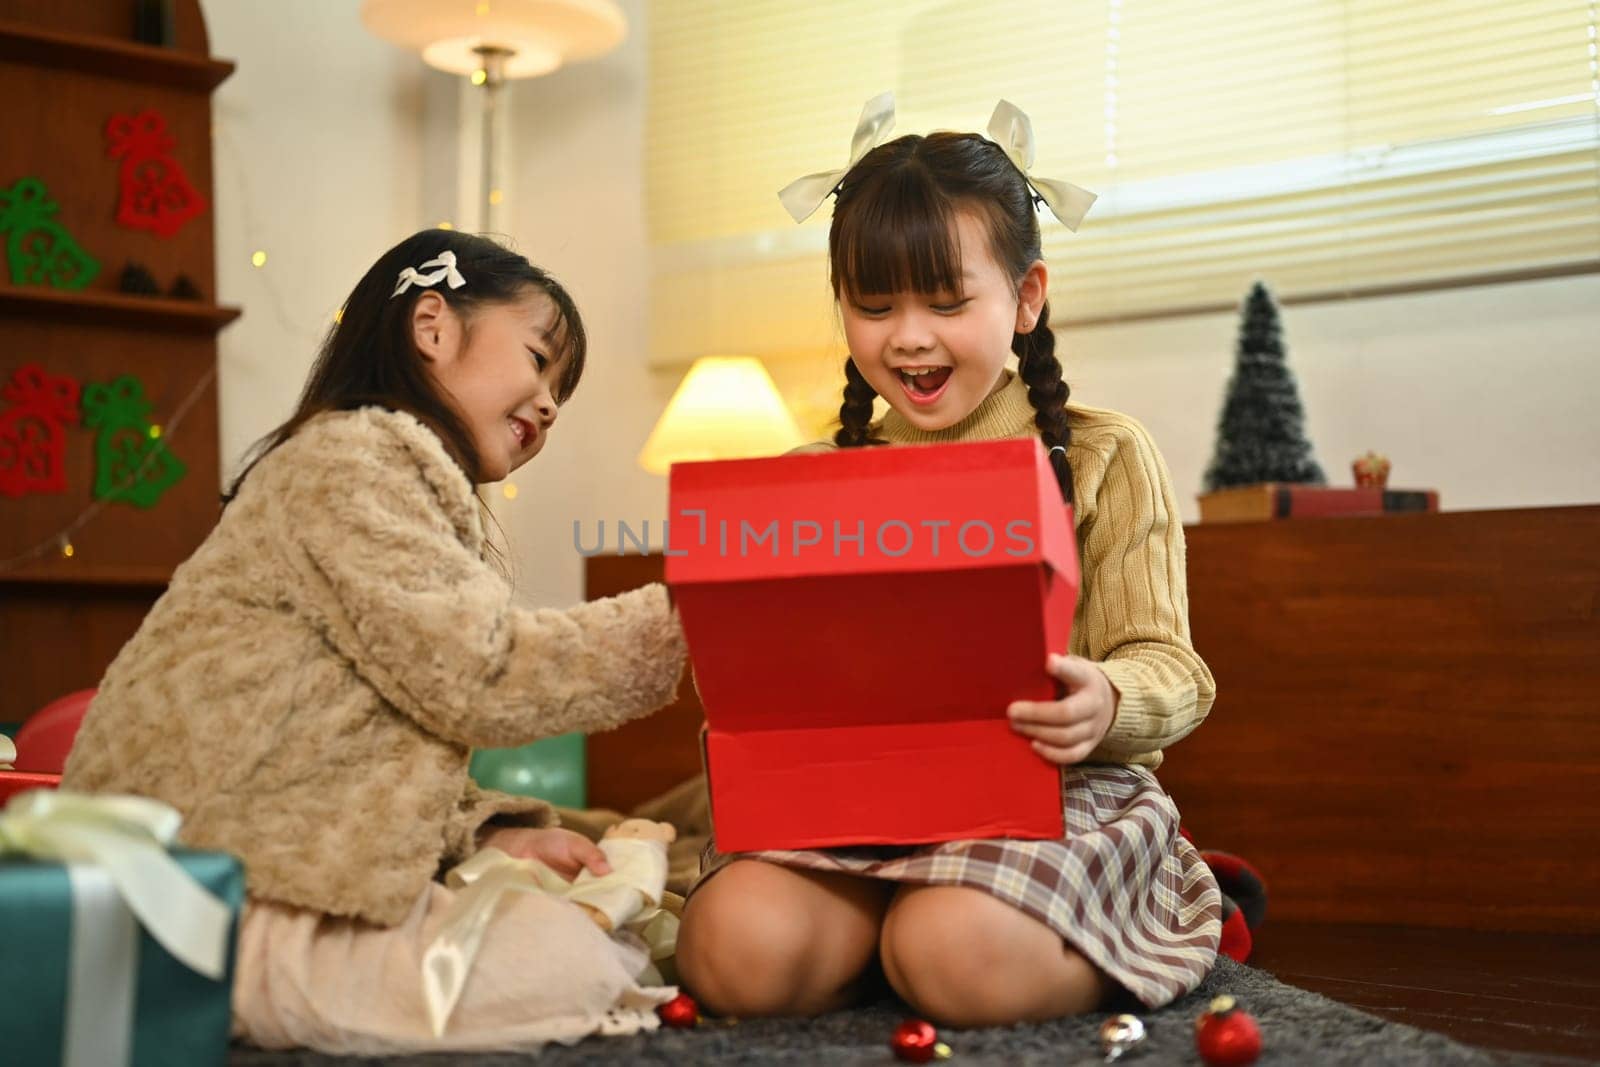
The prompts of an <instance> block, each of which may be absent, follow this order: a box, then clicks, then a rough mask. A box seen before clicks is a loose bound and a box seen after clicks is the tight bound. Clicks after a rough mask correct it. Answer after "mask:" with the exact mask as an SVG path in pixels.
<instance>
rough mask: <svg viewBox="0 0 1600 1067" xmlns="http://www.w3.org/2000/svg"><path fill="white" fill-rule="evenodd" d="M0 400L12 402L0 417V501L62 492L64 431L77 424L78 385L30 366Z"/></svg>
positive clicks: (17, 374)
mask: <svg viewBox="0 0 1600 1067" xmlns="http://www.w3.org/2000/svg"><path fill="white" fill-rule="evenodd" d="M0 397H4V398H5V399H6V400H8V401H10V402H11V407H10V408H8V409H6V410H5V411H3V412H0V496H11V497H18V496H22V495H23V494H25V493H64V492H66V491H67V473H66V466H65V463H64V462H63V459H64V455H65V452H66V445H67V434H66V429H65V427H66V426H68V425H70V424H73V423H76V422H77V421H78V383H77V382H75V381H73V380H72V379H71V378H55V377H52V376H50V375H49V374H46V373H45V369H44V368H43V367H41V366H40V365H39V364H37V363H29V364H26V365H24V366H22V367H19V368H18V369H17V371H16V372H15V373H14V374H12V376H11V382H10V384H8V385H7V386H6V387H5V388H4V389H0Z"/></svg>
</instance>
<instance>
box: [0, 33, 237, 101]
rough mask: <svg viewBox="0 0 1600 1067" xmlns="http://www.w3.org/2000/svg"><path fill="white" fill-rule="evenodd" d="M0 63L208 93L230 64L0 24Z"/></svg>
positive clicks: (229, 70) (110, 39) (150, 47)
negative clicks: (32, 66)
mask: <svg viewBox="0 0 1600 1067" xmlns="http://www.w3.org/2000/svg"><path fill="white" fill-rule="evenodd" d="M0 63H29V64H33V65H35V66H40V67H52V68H55V69H58V70H61V69H66V70H74V71H78V72H80V73H83V74H93V75H96V76H99V77H104V78H116V79H118V80H120V81H131V82H144V83H146V84H149V85H169V86H173V87H175V88H179V89H193V90H195V91H197V92H205V93H209V92H210V91H211V90H213V89H215V88H216V87H217V86H219V85H221V84H222V83H223V81H225V80H226V79H227V77H228V75H230V74H232V73H233V64H232V63H229V62H227V61H226V60H221V59H212V58H210V57H209V56H196V55H192V54H189V53H186V52H179V51H176V50H175V49H171V48H159V47H156V46H154V45H148V44H139V43H137V42H134V41H119V40H117V39H116V38H115V37H99V36H93V35H89V34H81V33H64V32H61V31H59V30H52V29H47V28H45V27H42V26H30V25H27V24H25V23H19V22H11V21H0Z"/></svg>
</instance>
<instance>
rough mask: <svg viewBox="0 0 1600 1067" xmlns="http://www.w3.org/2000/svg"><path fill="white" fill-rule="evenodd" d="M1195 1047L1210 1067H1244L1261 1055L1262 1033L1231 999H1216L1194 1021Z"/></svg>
mask: <svg viewBox="0 0 1600 1067" xmlns="http://www.w3.org/2000/svg"><path fill="white" fill-rule="evenodd" d="M1194 1044H1195V1048H1196V1049H1197V1050H1198V1051H1199V1053H1200V1058H1201V1059H1203V1060H1205V1061H1206V1063H1208V1064H1210V1065H1211V1067H1244V1065H1245V1064H1248V1063H1254V1062H1255V1061H1256V1057H1258V1056H1260V1055H1261V1030H1260V1029H1259V1028H1258V1027H1257V1026H1256V1021H1255V1020H1254V1019H1252V1018H1251V1017H1250V1016H1249V1014H1248V1013H1247V1012H1245V1011H1243V1010H1242V1009H1241V1008H1240V1007H1239V1003H1238V1001H1236V1000H1234V999H1233V998H1232V997H1229V996H1221V997H1217V998H1216V999H1214V1000H1213V1001H1212V1002H1211V1007H1210V1008H1209V1009H1208V1010H1207V1011H1206V1012H1205V1013H1204V1014H1202V1015H1201V1016H1200V1017H1199V1018H1198V1019H1196V1020H1195V1021H1194Z"/></svg>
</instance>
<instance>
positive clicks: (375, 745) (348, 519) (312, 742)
mask: <svg viewBox="0 0 1600 1067" xmlns="http://www.w3.org/2000/svg"><path fill="white" fill-rule="evenodd" d="M479 507H480V505H479V502H478V500H477V498H476V496H475V495H474V493H473V489H472V486H471V484H470V482H469V481H468V479H467V477H466V476H465V475H464V474H463V473H462V471H461V469H460V467H459V466H457V465H456V464H455V462H454V461H453V460H452V459H451V458H450V456H449V454H448V453H447V452H446V451H445V449H444V446H443V444H442V442H441V441H440V440H439V438H438V437H437V436H435V435H434V433H433V432H432V431H430V430H429V429H427V428H426V427H425V426H424V425H423V424H422V423H420V422H418V421H417V420H416V419H414V418H413V417H411V416H410V415H406V414H402V413H396V412H390V411H384V410H381V409H378V408H364V409H361V410H359V411H350V412H337V413H330V414H325V415H321V416H319V417H317V418H316V419H314V420H312V421H311V422H309V423H307V424H306V425H305V426H304V427H302V428H301V429H300V431H299V432H297V433H296V434H295V435H294V436H293V437H292V438H290V439H289V440H288V441H286V442H285V443H283V444H282V445H280V446H279V447H278V448H277V449H275V450H273V451H272V452H270V453H268V454H267V456H266V457H265V458H264V459H262V460H261V462H260V463H259V464H257V466H256V468H255V469H254V470H253V471H252V472H251V473H250V475H249V477H248V478H246V479H245V481H244V484H243V486H242V487H241V490H240V492H239V494H238V496H237V497H236V498H235V499H234V501H233V502H232V503H231V504H230V505H228V507H227V509H226V510H225V511H224V512H223V514H222V518H221V521H220V522H219V523H218V524H217V526H216V528H215V529H214V530H213V531H212V533H211V535H210V536H209V537H208V538H207V539H206V541H205V543H204V544H202V545H201V546H200V548H199V549H198V550H197V551H196V552H195V554H194V555H193V556H192V557H191V558H190V559H189V560H188V561H187V562H185V563H184V564H183V565H182V566H180V567H179V568H178V569H177V571H176V573H175V574H174V575H173V578H172V583H171V585H170V587H169V588H168V590H167V592H166V594H165V595H164V596H162V597H161V599H160V600H159V601H157V603H156V605H155V606H154V608H152V609H151V611H150V613H149V614H148V615H147V616H146V618H145V620H144V623H143V624H142V625H141V626H140V628H139V631H138V633H136V634H135V635H134V637H133V639H132V640H131V641H129V642H128V644H127V645H126V646H125V647H124V648H123V649H122V651H121V652H120V653H119V654H118V656H117V658H116V660H115V661H114V662H113V663H112V664H111V667H110V668H109V670H108V671H107V672H106V676H105V679H104V680H103V682H102V683H101V685H100V691H99V694H98V696H97V697H96V698H95V700H94V702H93V704H92V705H91V706H90V708H89V712H88V715H87V716H86V717H85V720H84V723H83V728H82V730H81V732H80V733H79V735H78V738H77V741H76V743H75V745H74V747H73V750H72V753H71V756H70V758H69V759H68V761H67V767H66V775H65V781H64V783H63V785H64V787H65V788H69V789H80V790H87V791H93V792H121V793H138V794H142V795H146V796H153V797H156V798H159V799H161V800H164V801H166V802H167V803H169V804H172V805H173V806H175V807H176V808H178V809H179V810H180V811H181V812H182V813H183V816H184V824H183V829H182V832H181V835H180V836H181V839H182V841H183V842H184V843H185V844H187V845H189V846H191V847H197V848H211V849H220V850H223V851H227V852H231V853H234V854H235V855H237V856H239V857H241V858H242V859H243V860H244V863H245V868H246V877H247V879H248V885H249V891H250V893H251V894H252V895H254V896H256V897H259V898H262V899H265V900H270V901H275V902H279V903H283V904H289V905H294V906H298V907H302V908H308V909H312V910H315V911H320V912H325V913H328V914H330V915H341V916H351V917H356V918H360V919H364V920H368V921H370V922H373V923H377V924H380V925H384V926H389V925H393V924H396V923H398V922H400V921H401V920H403V919H404V918H405V917H406V915H407V913H408V912H409V911H410V910H411V907H412V905H413V903H414V902H415V901H416V900H417V899H418V897H419V895H420V894H421V893H422V892H423V890H424V889H425V888H426V887H427V885H428V883H429V881H430V880H431V879H432V878H433V877H434V876H435V874H436V873H437V872H438V870H439V868H440V866H441V864H453V863H455V862H458V861H459V860H461V859H464V858H465V857H466V856H467V855H468V854H470V852H471V851H472V850H473V847H474V840H475V836H476V833H477V831H478V828H479V827H480V826H481V824H482V823H484V822H485V821H486V820H487V819H489V818H491V817H493V816H496V815H500V816H503V817H507V818H510V819H511V821H520V822H523V823H526V824H532V825H545V824H549V823H551V822H553V820H554V815H553V813H552V812H551V811H550V809H549V807H548V806H547V805H545V804H544V803H543V802H541V801H537V800H532V799H527V798H520V797H512V796H508V795H506V794H500V793H492V792H488V791H483V790H479V789H478V788H477V787H476V786H475V785H474V784H473V783H472V782H471V780H470V779H469V778H468V775H467V763H468V760H469V757H470V755H471V750H472V749H473V748H475V747H506V746H513V745H522V744H527V743H529V742H532V741H535V740H537V739H539V738H542V737H549V736H553V735H556V734H561V733H565V732H568V731H574V730H577V731H584V732H589V731H594V730H604V729H607V728H609V727H614V726H617V725H620V724H621V723H623V722H626V721H627V720H629V719H633V718H637V717H639V716H642V715H646V714H648V713H650V712H651V711H654V710H656V709H657V708H659V707H661V706H662V705H664V704H666V703H668V702H669V701H670V700H671V699H672V697H673V694H674V693H675V691H676V689H677V685H678V678H679V675H680V673H681V671H682V667H683V661H684V642H683V634H682V630H681V627H680V626H679V623H678V619H677V616H676V613H675V612H674V611H673V610H672V608H671V606H670V604H669V602H668V597H667V593H666V590H665V589H664V588H663V587H661V586H659V585H655V586H650V587H647V588H645V589H641V590H637V591H635V592H632V593H627V594H624V595H622V596H618V597H614V598H610V599H606V600H599V601H594V602H591V603H586V604H581V605H579V606H577V607H574V608H572V609H570V610H566V611H554V610H541V611H529V610H525V609H522V608H519V607H517V606H515V605H514V604H513V603H512V593H511V589H510V587H509V585H508V584H507V582H506V581H505V580H504V579H503V578H502V577H501V576H500V575H499V574H497V573H496V572H495V570H494V569H493V568H492V567H491V566H489V565H488V564H487V563H486V562H485V561H484V557H483V545H484V533H483V527H482V523H481V519H480V517H479Z"/></svg>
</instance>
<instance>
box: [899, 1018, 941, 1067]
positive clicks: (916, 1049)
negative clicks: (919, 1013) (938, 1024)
mask: <svg viewBox="0 0 1600 1067" xmlns="http://www.w3.org/2000/svg"><path fill="white" fill-rule="evenodd" d="M889 1049H890V1051H892V1052H893V1053H894V1055H895V1059H898V1060H904V1061H905V1062H907V1063H928V1062H930V1061H931V1060H947V1059H949V1058H950V1046H949V1045H946V1044H945V1043H944V1042H942V1041H940V1040H939V1031H937V1030H935V1029H934V1028H933V1025H932V1024H931V1023H925V1022H923V1021H922V1020H921V1019H907V1020H906V1021H905V1022H903V1023H901V1024H900V1025H899V1026H897V1027H895V1028H894V1035H893V1036H892V1037H890V1038H889Z"/></svg>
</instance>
